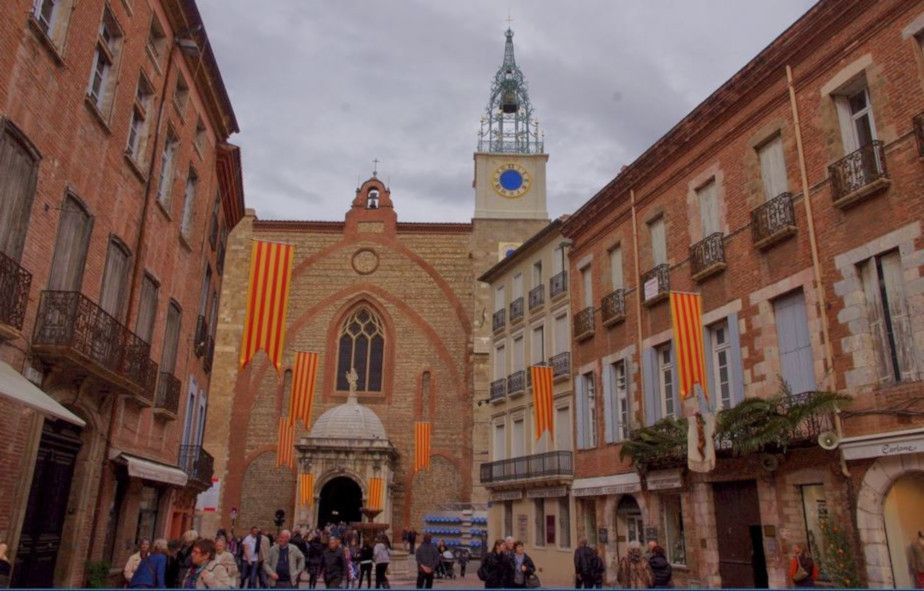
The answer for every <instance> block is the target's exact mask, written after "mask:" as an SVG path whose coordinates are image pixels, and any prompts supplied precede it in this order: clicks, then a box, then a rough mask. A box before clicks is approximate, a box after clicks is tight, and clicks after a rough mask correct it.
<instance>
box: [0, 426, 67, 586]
mask: <svg viewBox="0 0 924 591" xmlns="http://www.w3.org/2000/svg"><path fill="white" fill-rule="evenodd" d="M80 445H81V442H80V436H79V432H78V431H77V430H76V428H74V427H72V426H71V425H68V424H66V423H63V422H61V421H57V422H52V421H47V420H46V421H45V426H44V427H43V429H42V439H41V442H40V443H39V451H38V458H37V459H36V461H35V473H34V474H33V476H32V487H31V489H30V490H29V502H28V505H27V506H26V515H25V518H24V519H23V525H22V534H21V535H20V538H19V550H18V551H17V552H16V565H15V567H14V569H13V580H12V585H11V586H13V587H51V586H53V585H54V572H55V562H56V561H57V559H58V549H59V548H60V547H61V527H62V526H63V524H64V517H65V513H66V512H67V503H68V498H69V497H70V493H71V480H72V478H73V476H74V464H75V460H76V458H77V453H78V452H79V451H80Z"/></svg>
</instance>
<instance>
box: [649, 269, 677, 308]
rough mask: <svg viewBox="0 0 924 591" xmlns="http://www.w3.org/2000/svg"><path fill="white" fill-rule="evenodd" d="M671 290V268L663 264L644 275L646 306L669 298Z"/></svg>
mask: <svg viewBox="0 0 924 591" xmlns="http://www.w3.org/2000/svg"><path fill="white" fill-rule="evenodd" d="M670 290H671V268H670V267H669V266H668V264H667V263H661V264H660V265H658V266H656V267H654V268H653V269H651V270H650V271H648V272H647V273H645V274H644V275H642V296H643V297H644V304H645V305H646V306H652V305H654V304H656V303H658V302H660V301H661V300H663V299H665V298H666V297H667V294H668V293H670Z"/></svg>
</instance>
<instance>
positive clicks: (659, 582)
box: [648, 545, 674, 589]
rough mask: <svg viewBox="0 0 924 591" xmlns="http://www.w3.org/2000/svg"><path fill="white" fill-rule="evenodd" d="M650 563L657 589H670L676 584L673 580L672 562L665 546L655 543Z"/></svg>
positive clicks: (654, 585) (654, 584) (653, 584)
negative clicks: (666, 553) (668, 557)
mask: <svg viewBox="0 0 924 591" xmlns="http://www.w3.org/2000/svg"><path fill="white" fill-rule="evenodd" d="M648 565H649V566H650V567H651V574H652V578H653V581H652V586H653V587H654V588H655V589H670V588H671V587H673V586H674V585H673V583H672V582H671V563H670V562H668V560H667V556H666V555H665V552H664V548H662V547H661V546H658V545H655V547H654V548H652V549H651V558H649V559H648Z"/></svg>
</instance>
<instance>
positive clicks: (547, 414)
mask: <svg viewBox="0 0 924 591" xmlns="http://www.w3.org/2000/svg"><path fill="white" fill-rule="evenodd" d="M529 370H530V372H532V379H533V414H534V415H535V417H536V439H539V438H540V437H542V434H543V433H545V432H546V431H548V432H549V439H550V440H552V439H553V438H554V433H555V430H554V424H553V422H554V417H553V414H552V412H553V411H552V368H551V367H549V366H547V365H534V366H532V367H531V368H530V369H529Z"/></svg>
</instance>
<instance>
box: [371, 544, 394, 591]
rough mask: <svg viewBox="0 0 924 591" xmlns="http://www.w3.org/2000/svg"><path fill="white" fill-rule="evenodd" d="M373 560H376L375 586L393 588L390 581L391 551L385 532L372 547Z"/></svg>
mask: <svg viewBox="0 0 924 591" xmlns="http://www.w3.org/2000/svg"><path fill="white" fill-rule="evenodd" d="M372 560H373V562H375V588H376V589H391V584H389V582H388V577H387V576H386V574H387V573H388V565H389V564H390V563H391V551H390V550H389V549H388V543H387V540H386V539H385V536H384V534H383V535H381V536H379V539H378V541H377V542H376V543H375V547H374V548H373V549H372Z"/></svg>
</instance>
